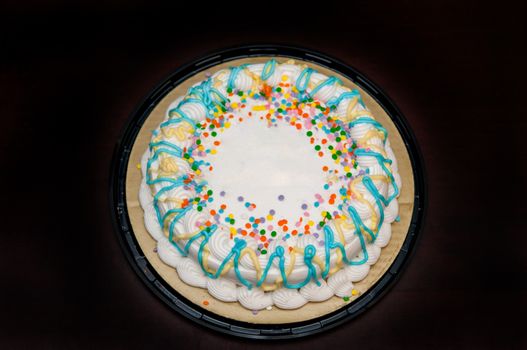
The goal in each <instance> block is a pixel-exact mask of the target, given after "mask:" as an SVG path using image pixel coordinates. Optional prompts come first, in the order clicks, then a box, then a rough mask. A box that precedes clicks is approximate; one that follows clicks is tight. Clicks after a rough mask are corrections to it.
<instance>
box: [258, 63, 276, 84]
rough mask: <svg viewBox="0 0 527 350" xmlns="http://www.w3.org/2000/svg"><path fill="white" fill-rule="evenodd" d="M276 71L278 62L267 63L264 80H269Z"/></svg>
mask: <svg viewBox="0 0 527 350" xmlns="http://www.w3.org/2000/svg"><path fill="white" fill-rule="evenodd" d="M275 69H276V60H275V59H271V60H269V61H267V63H265V65H264V67H263V69H262V75H261V77H262V80H267V79H269V78H270V77H271V75H273V73H274V70H275Z"/></svg>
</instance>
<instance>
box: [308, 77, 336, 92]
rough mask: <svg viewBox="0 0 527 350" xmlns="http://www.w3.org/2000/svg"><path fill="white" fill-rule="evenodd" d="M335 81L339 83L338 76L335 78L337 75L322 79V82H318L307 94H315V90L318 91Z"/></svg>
mask: <svg viewBox="0 0 527 350" xmlns="http://www.w3.org/2000/svg"><path fill="white" fill-rule="evenodd" d="M337 83H341V81H340V79H339V78H337V77H329V78H327V79H326V80H324V81H323V82H321V83H320V84H318V85H317V86H315V87H314V88H313V90H311V92H310V93H309V94H310V95H311V96H315V94H316V93H317V92H319V91H320V90H321V89H322V88H323V87H324V86H329V85H332V84H337Z"/></svg>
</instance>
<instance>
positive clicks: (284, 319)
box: [126, 56, 414, 324]
mask: <svg viewBox="0 0 527 350" xmlns="http://www.w3.org/2000/svg"><path fill="white" fill-rule="evenodd" d="M271 58H275V59H277V61H278V62H280V63H283V62H285V61H287V60H289V58H285V57H263V56H261V57H257V58H244V59H237V60H233V61H229V62H226V63H222V64H219V65H216V66H213V67H211V68H208V69H207V70H205V71H202V72H199V73H197V74H195V75H194V76H192V77H190V78H189V79H187V80H186V81H184V82H182V83H181V84H179V85H178V86H177V87H176V88H174V89H173V90H172V91H170V92H169V93H168V94H167V95H166V96H165V97H164V98H163V99H162V100H161V101H160V102H159V103H158V104H157V105H156V106H155V107H154V109H153V110H152V112H151V113H150V115H149V116H148V118H147V119H146V120H145V122H144V124H143V126H142V128H141V130H140V132H139V134H138V135H137V138H136V140H135V142H134V145H133V148H132V152H131V154H130V158H129V162H128V167H127V173H126V205H127V209H128V214H129V217H130V222H131V225H132V229H133V232H134V234H135V236H136V239H137V241H138V243H139V246H140V247H141V249H142V251H143V252H144V254H145V257H146V258H147V259H148V262H149V263H150V264H151V265H152V267H153V268H154V269H155V270H156V271H157V273H158V274H159V275H160V276H161V277H162V278H163V279H164V280H165V281H166V282H167V283H168V284H169V285H170V286H171V287H172V288H174V289H175V290H176V291H177V292H178V293H180V294H181V295H182V296H184V297H185V298H187V299H188V300H189V301H191V302H192V303H194V304H196V305H198V306H200V307H202V308H204V309H207V310H208V311H211V312H213V313H215V314H218V315H221V316H223V317H226V318H229V319H233V320H237V321H242V322H248V323H254V324H282V323H293V322H302V321H307V320H310V319H314V318H317V317H321V316H324V315H327V314H329V313H331V312H333V311H335V310H337V309H340V308H342V307H347V306H349V305H350V304H351V303H353V302H354V300H356V299H357V298H358V297H359V296H360V295H361V294H364V293H366V292H367V291H368V289H370V288H371V287H372V286H373V285H374V284H375V283H376V282H377V281H378V280H379V279H380V278H381V277H382V276H383V275H384V273H385V272H386V271H387V270H388V269H389V267H390V265H391V264H392V263H393V261H394V260H395V258H396V256H397V254H398V253H399V251H400V249H401V246H402V245H403V242H404V240H405V238H406V235H407V233H408V229H409V226H410V220H411V217H412V213H413V208H414V201H413V198H414V177H413V171H412V165H411V162H410V157H409V154H408V151H407V149H406V146H405V144H404V141H403V139H402V137H401V135H400V134H399V132H398V131H397V129H396V127H395V125H394V123H393V122H392V120H391V119H390V117H389V116H388V115H387V114H386V112H385V111H384V109H383V108H382V107H381V106H380V105H379V104H378V103H377V102H376V101H375V100H374V99H373V98H372V97H371V96H370V95H369V94H368V93H366V92H365V91H364V90H362V89H361V88H360V87H358V86H357V85H356V84H354V83H353V82H352V81H351V80H350V79H348V78H346V77H344V76H342V75H340V74H339V73H338V72H336V71H333V70H330V69H327V68H325V67H323V66H319V65H317V64H314V63H311V62H307V61H303V60H299V59H295V61H296V62H301V63H305V64H307V65H308V66H310V67H312V68H314V69H316V70H317V71H319V72H320V73H323V74H325V75H327V76H330V75H333V76H336V77H338V78H340V79H341V80H342V82H343V85H344V86H347V87H350V88H355V89H358V90H359V91H360V93H361V96H362V98H363V101H364V103H365V105H366V106H367V107H368V108H369V109H370V111H371V112H372V113H373V115H374V116H375V118H376V119H377V120H378V121H379V122H380V123H381V124H382V125H383V126H384V127H385V128H386V129H387V131H388V137H389V139H390V143H391V147H392V149H393V151H394V153H395V156H396V158H397V162H398V165H399V174H400V175H401V179H402V188H401V194H400V196H399V197H398V201H399V216H400V219H401V220H400V221H399V222H394V223H393V224H392V237H391V240H390V243H389V244H388V246H386V247H385V248H383V249H382V252H381V256H380V258H379V260H378V261H377V263H376V264H374V265H373V266H372V267H371V269H370V272H369V274H368V276H367V277H366V278H365V279H364V280H362V281H360V282H356V283H354V288H355V289H356V290H358V291H359V295H356V296H352V297H351V298H350V299H349V300H348V301H345V300H344V299H343V298H339V297H336V296H333V297H332V298H331V299H329V300H327V301H324V302H318V303H317V302H308V303H307V304H306V305H304V306H303V307H301V308H300V309H296V310H282V309H279V308H277V307H275V306H273V307H272V309H271V310H261V311H259V312H257V313H253V312H252V311H251V310H248V309H245V308H244V307H243V306H241V305H240V304H239V303H238V302H233V303H226V302H222V301H219V300H217V299H215V298H214V297H212V296H211V295H210V294H209V293H208V291H207V290H206V289H202V288H196V287H192V286H189V285H187V284H185V283H184V282H183V281H181V280H180V279H179V277H178V274H177V272H176V269H174V268H173V267H170V266H168V265H166V264H165V263H163V262H162V261H161V260H160V259H159V257H158V255H157V253H156V252H155V251H154V248H155V247H156V241H155V240H154V239H153V238H152V237H151V236H150V234H149V233H148V232H147V230H146V228H145V226H144V221H143V209H142V208H141V205H140V204H139V198H138V194H139V186H140V183H141V180H142V175H141V170H140V169H139V168H138V164H140V162H141V157H142V155H143V153H144V152H145V150H146V149H147V147H148V144H149V142H150V138H151V136H152V130H154V129H155V128H156V127H157V126H158V125H159V124H160V123H161V122H162V121H163V118H164V116H165V113H166V111H167V108H168V106H169V105H170V103H172V102H173V101H174V100H176V99H177V98H178V97H180V96H182V95H184V94H186V92H187V90H188V88H189V87H190V86H192V85H194V84H195V83H198V82H200V81H202V80H204V79H206V76H205V73H206V72H210V73H214V72H215V71H218V70H220V69H223V68H227V67H231V66H238V65H240V64H244V63H263V62H267V61H268V60H269V59H271Z"/></svg>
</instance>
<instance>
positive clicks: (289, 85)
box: [139, 59, 401, 310]
mask: <svg viewBox="0 0 527 350" xmlns="http://www.w3.org/2000/svg"><path fill="white" fill-rule="evenodd" d="M140 168H141V171H142V176H143V177H142V181H141V185H140V189H139V201H140V204H141V207H142V208H143V210H144V224H145V227H146V229H147V231H148V232H149V233H150V235H151V236H152V237H153V238H154V239H155V240H156V241H157V254H158V255H159V258H160V259H161V260H162V261H163V262H164V263H165V264H167V265H169V266H171V267H173V268H174V269H175V270H176V271H177V274H178V276H179V278H180V279H181V280H182V281H183V282H184V283H186V284H188V285H190V286H194V287H199V288H203V289H206V290H207V291H208V293H209V294H210V295H211V296H212V297H214V298H215V299H217V300H219V301H221V302H238V303H239V304H241V305H242V306H243V307H244V308H246V309H250V310H262V309H266V308H267V309H269V308H270V307H272V306H273V305H274V306H276V307H278V308H280V309H297V308H301V307H302V306H304V305H305V304H307V303H309V302H323V301H325V300H328V299H330V298H331V297H333V296H337V297H340V298H344V300H346V298H348V299H349V298H351V297H353V296H355V295H357V293H359V291H357V290H356V289H355V288H354V283H356V282H358V281H361V280H363V279H364V278H365V277H366V276H367V275H368V273H369V271H370V267H371V266H372V265H374V264H375V263H376V262H377V261H378V260H379V258H380V257H381V255H382V248H384V247H385V246H386V245H387V244H388V243H389V241H390V238H391V232H392V223H393V222H394V221H398V220H399V216H398V213H399V204H398V196H399V194H400V191H401V177H400V176H399V173H398V167H397V160H396V157H395V155H394V152H393V150H392V148H391V146H390V140H389V138H388V132H387V130H386V129H385V127H383V125H381V123H379V122H378V121H377V120H376V119H375V116H374V115H372V113H371V112H370V111H369V109H368V106H366V104H365V103H364V102H363V100H362V98H361V94H360V93H359V91H358V90H356V89H353V88H350V87H347V86H345V85H344V84H343V82H342V81H341V80H340V79H339V78H338V77H335V76H330V75H325V74H322V73H320V72H317V71H316V70H315V69H314V68H311V67H309V66H307V65H305V64H304V63H297V62H295V61H293V60H289V61H286V60H285V59H270V60H268V61H266V62H264V63H250V64H242V65H237V66H232V67H229V68H226V69H220V70H217V71H213V72H210V73H209V74H207V77H206V78H205V79H203V80H201V81H199V82H196V83H195V84H194V85H192V86H191V87H190V88H189V89H188V91H187V92H186V94H184V95H181V96H179V98H177V99H176V100H175V101H173V102H172V103H171V105H170V106H169V108H168V109H167V111H166V115H165V118H164V120H163V121H162V122H161V123H160V124H159V125H158V127H157V128H156V129H155V130H153V131H152V137H151V140H150V143H149V145H148V147H146V150H145V152H144V155H143V157H142V160H141V164H140Z"/></svg>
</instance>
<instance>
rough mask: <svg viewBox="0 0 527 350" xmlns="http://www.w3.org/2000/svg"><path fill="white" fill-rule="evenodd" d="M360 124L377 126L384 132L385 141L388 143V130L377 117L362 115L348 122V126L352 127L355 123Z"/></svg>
mask: <svg viewBox="0 0 527 350" xmlns="http://www.w3.org/2000/svg"><path fill="white" fill-rule="evenodd" d="M359 124H371V125H373V126H374V127H375V128H377V129H378V130H379V131H381V132H382V133H383V134H384V139H383V141H384V142H385V143H386V139H387V137H388V131H386V129H385V128H384V127H383V126H382V125H381V124H380V123H379V122H378V121H376V120H375V119H372V118H369V117H360V118H357V119H355V120H353V121H352V122H350V123H348V127H350V128H352V127H354V126H355V125H359Z"/></svg>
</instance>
